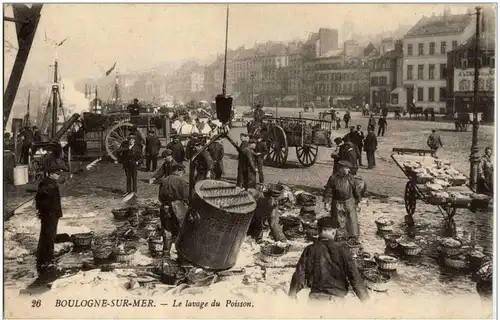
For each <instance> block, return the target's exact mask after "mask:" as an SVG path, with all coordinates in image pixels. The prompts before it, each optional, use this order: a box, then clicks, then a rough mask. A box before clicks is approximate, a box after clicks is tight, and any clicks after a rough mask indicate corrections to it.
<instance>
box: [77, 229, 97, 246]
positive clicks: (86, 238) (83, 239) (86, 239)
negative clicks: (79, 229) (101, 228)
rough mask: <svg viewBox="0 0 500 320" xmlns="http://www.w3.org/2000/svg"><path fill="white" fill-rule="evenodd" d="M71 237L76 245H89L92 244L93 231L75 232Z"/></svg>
mask: <svg viewBox="0 0 500 320" xmlns="http://www.w3.org/2000/svg"><path fill="white" fill-rule="evenodd" d="M71 238H72V240H73V243H74V244H75V246H76V247H89V246H90V245H92V239H93V238H94V232H92V231H91V232H85V233H76V234H74V235H72V236H71Z"/></svg>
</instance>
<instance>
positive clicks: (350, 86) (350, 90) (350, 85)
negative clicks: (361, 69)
mask: <svg viewBox="0 0 500 320" xmlns="http://www.w3.org/2000/svg"><path fill="white" fill-rule="evenodd" d="M349 92H352V83H349Z"/></svg>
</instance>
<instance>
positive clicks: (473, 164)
mask: <svg viewBox="0 0 500 320" xmlns="http://www.w3.org/2000/svg"><path fill="white" fill-rule="evenodd" d="M475 9H476V39H475V45H474V106H473V111H472V112H473V122H472V146H471V148H470V177H469V180H470V187H471V189H472V190H474V191H477V173H478V167H479V161H480V157H479V148H478V146H477V134H478V129H479V123H478V121H477V109H478V102H479V100H478V96H477V94H478V89H479V21H480V16H481V7H476V8H475Z"/></svg>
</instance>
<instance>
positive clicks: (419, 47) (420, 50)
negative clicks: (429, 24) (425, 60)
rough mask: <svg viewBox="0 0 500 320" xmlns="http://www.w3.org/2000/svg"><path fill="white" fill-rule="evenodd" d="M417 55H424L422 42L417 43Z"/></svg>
mask: <svg viewBox="0 0 500 320" xmlns="http://www.w3.org/2000/svg"><path fill="white" fill-rule="evenodd" d="M418 55H419V56H423V55H424V44H423V43H419V44H418Z"/></svg>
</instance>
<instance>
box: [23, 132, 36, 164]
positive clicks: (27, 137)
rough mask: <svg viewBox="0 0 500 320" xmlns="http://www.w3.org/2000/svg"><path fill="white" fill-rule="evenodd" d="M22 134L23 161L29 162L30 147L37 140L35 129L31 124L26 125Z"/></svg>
mask: <svg viewBox="0 0 500 320" xmlns="http://www.w3.org/2000/svg"><path fill="white" fill-rule="evenodd" d="M21 136H22V137H23V144H22V146H21V163H22V164H29V159H30V148H31V146H32V145H33V142H34V141H35V134H34V133H33V130H31V128H30V127H29V126H26V127H24V130H23V131H22V132H21Z"/></svg>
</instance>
